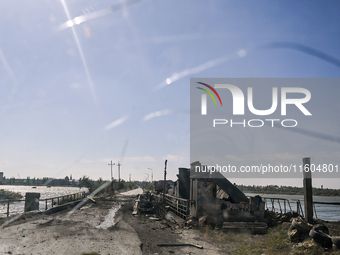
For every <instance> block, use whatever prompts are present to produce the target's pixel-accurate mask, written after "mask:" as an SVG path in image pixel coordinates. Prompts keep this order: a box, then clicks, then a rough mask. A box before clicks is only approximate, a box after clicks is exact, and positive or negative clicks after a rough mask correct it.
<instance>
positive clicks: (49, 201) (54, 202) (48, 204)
mask: <svg viewBox="0 0 340 255" xmlns="http://www.w3.org/2000/svg"><path fill="white" fill-rule="evenodd" d="M85 197H86V192H85V191H83V192H78V193H74V194H69V195H64V196H58V197H50V198H44V199H39V202H40V201H43V202H44V204H45V207H44V209H45V211H47V209H49V208H52V207H54V206H58V205H62V204H66V203H69V202H74V201H77V200H81V199H84V198H85ZM15 202H25V200H24V199H6V200H2V201H0V203H1V204H6V207H7V208H6V212H5V213H1V214H5V215H6V216H7V217H9V215H10V205H11V204H12V203H15ZM39 208H40V206H39Z"/></svg>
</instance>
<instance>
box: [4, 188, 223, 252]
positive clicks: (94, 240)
mask: <svg viewBox="0 0 340 255" xmlns="http://www.w3.org/2000/svg"><path fill="white" fill-rule="evenodd" d="M140 193H142V189H136V190H133V191H129V192H125V193H122V194H119V195H116V196H113V197H105V198H100V199H96V202H97V203H96V204H94V203H92V202H87V204H86V205H84V206H83V207H82V208H81V209H80V210H75V211H74V212H72V211H71V210H69V211H61V212H58V213H55V214H51V215H44V214H34V215H26V216H24V217H22V218H20V219H18V220H16V221H14V222H13V223H11V224H9V225H7V226H5V227H4V228H2V229H0V254H68V255H72V254H77V255H80V254H85V253H90V252H92V253H93V254H102V255H103V254H111V255H112V254H129V255H130V254H131V255H132V254H133V255H135V254H169V253H172V254H204V255H207V254H209V255H214V254H225V253H224V252H221V251H222V250H223V249H221V247H217V246H216V245H214V244H211V243H208V242H207V241H206V240H205V238H203V237H202V235H200V234H199V231H195V230H193V229H183V228H180V227H179V225H178V224H177V223H178V222H176V223H174V222H173V223H171V221H167V220H160V221H156V220H151V219H150V218H149V217H145V216H144V215H139V216H132V204H133V203H131V201H132V199H133V198H134V197H135V196H136V195H137V194H140ZM70 212H72V214H70ZM177 221H179V219H177ZM1 224H2V222H1V220H0V225H1ZM157 243H193V244H200V245H202V246H204V249H203V250H201V249H197V248H195V247H159V246H157Z"/></svg>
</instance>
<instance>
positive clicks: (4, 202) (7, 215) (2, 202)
mask: <svg viewBox="0 0 340 255" xmlns="http://www.w3.org/2000/svg"><path fill="white" fill-rule="evenodd" d="M24 201H25V200H22V199H6V200H2V201H0V203H1V204H6V206H7V209H6V212H5V213H1V214H6V217H9V208H10V205H11V203H15V202H24Z"/></svg>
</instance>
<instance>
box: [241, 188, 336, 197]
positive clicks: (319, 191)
mask: <svg viewBox="0 0 340 255" xmlns="http://www.w3.org/2000/svg"><path fill="white" fill-rule="evenodd" d="M237 187H238V188H239V189H240V190H241V191H242V192H244V193H258V194H259V195H261V194H282V195H303V188H301V187H292V186H278V185H267V186H256V185H252V186H246V185H237ZM313 195H314V196H340V189H323V188H313Z"/></svg>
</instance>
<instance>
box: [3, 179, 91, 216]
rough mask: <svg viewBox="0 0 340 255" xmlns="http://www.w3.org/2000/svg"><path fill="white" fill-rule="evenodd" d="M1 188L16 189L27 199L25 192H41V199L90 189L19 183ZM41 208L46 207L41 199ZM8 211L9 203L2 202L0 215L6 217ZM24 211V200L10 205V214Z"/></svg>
mask: <svg viewBox="0 0 340 255" xmlns="http://www.w3.org/2000/svg"><path fill="white" fill-rule="evenodd" d="M0 189H3V190H8V191H14V192H18V193H20V194H21V195H22V196H23V198H22V199H25V194H26V193H27V192H36V193H40V199H45V198H51V197H59V196H64V195H70V194H74V193H78V192H83V191H88V189H87V188H78V187H53V186H52V187H50V188H48V187H46V186H36V188H32V186H18V185H0ZM39 207H40V208H39V209H40V210H42V211H43V210H44V209H45V203H44V202H43V201H40V203H39ZM48 207H51V204H50V202H49V203H48ZM6 211H7V205H6V204H1V203H0V217H4V216H5V213H6ZM23 211H24V202H16V203H12V204H11V205H10V214H11V215H13V214H16V213H20V212H23Z"/></svg>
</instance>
